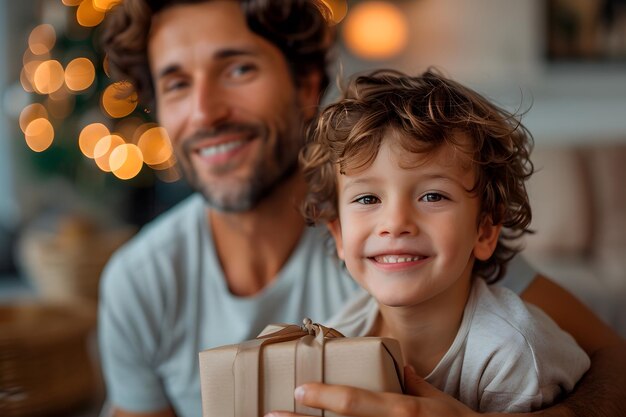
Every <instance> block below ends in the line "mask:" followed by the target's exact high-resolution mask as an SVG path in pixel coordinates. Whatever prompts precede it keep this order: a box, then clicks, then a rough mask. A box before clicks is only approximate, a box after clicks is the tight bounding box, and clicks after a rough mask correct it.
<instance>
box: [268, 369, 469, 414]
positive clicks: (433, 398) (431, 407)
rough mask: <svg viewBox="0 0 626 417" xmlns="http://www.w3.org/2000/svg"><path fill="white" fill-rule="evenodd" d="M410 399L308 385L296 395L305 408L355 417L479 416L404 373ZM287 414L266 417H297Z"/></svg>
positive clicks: (406, 370) (301, 388)
mask: <svg viewBox="0 0 626 417" xmlns="http://www.w3.org/2000/svg"><path fill="white" fill-rule="evenodd" d="M404 383H405V388H406V392H407V395H402V394H391V393H381V392H372V391H367V390H363V389H359V388H353V387H347V386H343V385H326V384H318V383H316V384H305V385H302V386H300V387H298V388H296V391H295V397H296V400H297V401H299V402H301V403H302V404H304V405H307V406H309V407H314V408H321V409H324V410H329V411H332V412H334V413H336V414H339V415H342V416H352V417H381V416H385V417H419V416H428V417H439V416H441V417H470V416H471V417H474V416H477V415H478V414H477V413H475V412H474V411H472V410H470V409H469V408H467V407H466V406H465V405H464V404H462V403H461V402H459V401H458V400H456V399H454V398H452V397H451V396H449V395H447V394H445V393H443V392H441V391H439V390H438V389H436V388H435V387H433V386H432V385H430V384H429V383H428V382H426V381H424V380H423V379H422V378H420V377H419V376H417V374H416V373H415V371H414V370H413V369H412V368H410V367H405V369H404ZM295 416H297V414H293V413H290V412H286V411H274V412H272V413H269V414H267V415H266V416H265V417H295Z"/></svg>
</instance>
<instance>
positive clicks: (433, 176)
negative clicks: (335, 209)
mask: <svg viewBox="0 0 626 417" xmlns="http://www.w3.org/2000/svg"><path fill="white" fill-rule="evenodd" d="M421 177H422V179H424V180H427V181H430V180H443V181H448V182H451V183H454V184H456V185H458V186H460V187H461V188H464V187H463V184H462V183H461V182H460V181H459V180H458V179H456V178H453V177H452V176H450V175H446V174H444V173H438V172H435V173H426V174H422V175H421ZM379 181H380V178H377V177H362V178H356V179H346V180H345V181H344V186H343V190H344V191H346V190H348V189H350V188H351V187H353V186H357V185H361V184H365V185H369V184H372V183H376V182H379Z"/></svg>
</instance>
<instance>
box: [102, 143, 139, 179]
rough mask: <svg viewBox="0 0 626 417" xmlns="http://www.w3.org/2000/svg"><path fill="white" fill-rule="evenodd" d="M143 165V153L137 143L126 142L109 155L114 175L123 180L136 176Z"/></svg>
mask: <svg viewBox="0 0 626 417" xmlns="http://www.w3.org/2000/svg"><path fill="white" fill-rule="evenodd" d="M142 166H143V155H142V153H141V150H140V149H139V147H137V145H135V144H133V143H125V144H123V145H120V146H118V147H116V148H115V149H114V150H113V151H112V152H111V156H110V157H109V167H110V169H111V172H112V173H113V175H115V176H116V177H117V178H119V179H122V180H129V179H131V178H134V177H135V176H136V175H137V174H139V171H141V167H142Z"/></svg>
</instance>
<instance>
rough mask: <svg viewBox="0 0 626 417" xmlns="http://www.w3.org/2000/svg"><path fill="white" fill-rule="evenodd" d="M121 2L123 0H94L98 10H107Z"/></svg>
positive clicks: (94, 5)
mask: <svg viewBox="0 0 626 417" xmlns="http://www.w3.org/2000/svg"><path fill="white" fill-rule="evenodd" d="M121 2H122V0H93V7H94V8H95V9H96V10H98V11H101V12H106V11H107V10H111V9H112V8H113V6H115V5H116V4H118V3H121Z"/></svg>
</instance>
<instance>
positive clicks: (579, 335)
mask: <svg viewBox="0 0 626 417" xmlns="http://www.w3.org/2000/svg"><path fill="white" fill-rule="evenodd" d="M321 10H323V8H321V6H320V5H319V4H317V3H315V2H313V1H311V0H258V1H257V0H248V1H241V2H240V1H235V0H205V1H197V0H196V1H192V0H186V1H184V0H183V1H180V0H179V1H167V0H161V1H156V0H154V1H147V0H125V1H124V2H123V3H122V4H121V5H120V6H118V7H117V9H116V10H114V11H113V12H112V13H111V15H110V16H109V17H108V18H107V21H106V23H105V24H106V27H105V30H104V36H103V39H104V46H105V51H106V52H107V54H108V57H109V62H110V64H111V68H112V70H113V72H114V74H115V75H116V76H117V77H119V78H124V79H128V80H130V81H131V82H132V83H133V84H134V86H135V88H136V89H137V92H138V93H139V96H140V98H141V100H142V101H143V102H144V103H152V104H153V105H154V106H155V108H156V115H157V118H158V121H159V122H160V124H161V125H162V126H163V127H165V128H166V129H167V131H168V133H169V135H170V138H171V140H172V144H173V146H174V148H175V150H176V154H177V158H178V161H179V163H180V166H181V168H182V170H183V172H184V174H185V177H186V178H187V180H188V181H189V182H190V183H191V185H192V186H193V187H194V188H195V189H196V190H197V191H198V192H199V193H198V195H194V196H192V197H191V198H190V199H188V200H186V201H185V202H183V203H181V204H180V205H179V206H178V207H177V208H175V209H173V210H171V211H170V212H169V213H168V214H166V215H164V216H162V217H161V218H160V219H159V220H157V221H155V222H154V223H153V224H151V225H150V226H148V227H146V228H144V230H143V231H142V232H141V233H140V234H139V235H138V236H137V237H136V238H135V239H133V241H132V242H130V244H128V245H126V246H125V247H124V248H123V249H122V250H120V251H119V252H118V253H117V254H116V255H115V256H114V257H113V259H112V260H111V262H110V263H109V265H108V267H107V269H106V271H105V273H104V276H103V283H102V291H101V294H102V298H101V305H100V309H101V310H100V348H101V352H102V364H103V370H104V375H105V378H106V382H107V389H108V395H109V400H110V402H111V403H112V404H113V407H114V409H115V415H117V416H121V417H124V416H144V417H150V416H154V417H157V416H159V417H161V416H162V417H165V416H178V417H191V416H194V417H195V416H199V415H200V414H201V410H200V388H199V376H198V364H197V353H198V351H200V350H202V349H206V348H210V347H213V346H218V345H223V344H228V343H237V342H240V341H242V340H245V339H249V338H252V337H254V336H255V335H256V334H257V333H258V332H259V331H260V329H261V328H262V327H263V326H264V325H266V324H268V323H271V322H297V321H299V320H301V319H302V317H304V316H308V317H312V318H314V319H315V320H317V321H324V320H326V319H327V318H328V317H329V316H330V315H331V314H332V313H334V312H335V310H337V309H338V308H339V307H340V306H341V305H342V303H343V301H344V300H345V299H346V298H347V297H349V296H350V295H351V294H352V293H353V292H354V291H355V285H354V284H353V283H352V281H351V279H350V278H349V277H346V276H345V275H344V272H343V270H342V269H341V266H340V265H339V264H338V263H337V261H336V260H335V259H334V258H333V257H332V256H331V252H330V251H329V250H328V248H327V247H326V246H325V242H326V240H325V235H324V233H323V232H322V231H321V230H317V229H312V228H306V227H305V224H304V221H303V219H302V217H301V216H300V214H299V211H298V207H299V204H300V201H301V199H302V197H303V193H304V192H305V185H304V181H303V179H302V178H301V175H300V172H299V170H298V168H297V155H298V152H299V149H300V147H301V145H302V143H303V137H304V134H303V131H304V127H305V125H306V124H307V122H309V121H310V120H311V119H312V118H313V116H314V115H315V113H316V111H317V105H318V101H319V96H320V94H321V92H323V91H324V89H325V88H326V86H327V83H328V77H327V76H326V72H325V68H326V65H327V61H326V56H327V50H328V48H329V46H330V43H331V41H332V37H331V36H330V34H329V29H328V28H327V26H326V24H325V21H324V17H323V13H321V12H320V11H321ZM533 276H534V272H532V271H531V270H530V268H529V267H528V266H527V265H525V264H524V263H523V261H520V262H518V264H517V266H516V267H513V271H511V274H510V277H509V279H510V282H515V283H516V284H513V285H519V284H520V283H521V285H522V288H518V290H519V291H518V292H521V291H523V292H522V296H523V297H524V298H525V299H526V300H527V301H530V302H533V303H535V304H537V305H539V306H540V307H542V308H543V309H544V310H545V311H546V312H547V313H548V314H549V315H551V316H552V318H553V319H554V320H555V321H557V323H559V325H561V327H563V328H564V329H565V330H567V331H569V332H570V333H572V335H573V336H574V337H575V338H576V339H577V341H578V342H579V344H580V345H581V346H582V347H583V348H584V349H585V350H586V351H587V353H589V354H590V356H591V357H592V361H593V362H592V369H591V371H590V377H589V378H587V379H586V380H584V381H583V382H582V384H581V385H580V388H579V392H578V393H575V394H574V395H572V396H571V397H570V398H568V399H567V401H566V403H565V405H564V406H559V407H556V408H555V409H553V410H548V411H546V413H552V414H547V415H563V414H560V413H564V414H567V412H568V411H571V410H573V409H574V408H575V407H576V406H577V405H578V404H589V405H591V407H592V408H591V410H592V412H587V411H584V412H582V414H580V415H586V416H590V415H591V416H592V415H594V414H593V413H596V414H595V415H603V414H602V413H605V414H604V415H606V414H610V407H611V406H612V403H616V402H617V398H618V397H619V395H620V393H621V392H622V390H623V389H624V381H623V379H621V380H620V378H623V375H625V374H626V369H625V368H626V365H625V364H624V363H623V362H624V359H623V356H624V347H623V343H622V341H621V339H619V338H618V337H617V336H615V334H614V333H613V332H611V331H610V330H609V329H608V328H607V327H606V326H605V325H603V324H602V323H601V322H600V321H599V320H598V319H597V318H595V317H594V316H593V314H591V313H590V312H589V311H588V310H587V309H585V308H584V307H583V306H582V305H581V304H580V303H578V302H577V301H576V300H575V299H573V298H572V297H571V296H570V295H569V294H568V293H567V292H565V291H564V290H562V289H560V288H558V287H557V286H556V285H554V284H552V283H551V282H550V281H548V280H547V279H545V278H543V277H540V276H539V277H537V278H535V279H534V280H533ZM511 280H512V281H511ZM530 281H532V283H531V282H530ZM509 285H510V284H509ZM620 361H621V362H620ZM595 374H599V375H600V376H599V377H595V376H594V375H595ZM603 379H608V380H610V381H612V383H613V384H616V385H617V387H615V386H613V385H612V384H609V383H606V382H605V383H602V382H601V381H602V380H603ZM414 385H416V384H413V383H411V384H410V386H414ZM418 385H419V384H417V385H416V386H418ZM307 388H308V390H306V392H305V394H306V395H305V400H306V401H309V402H310V403H315V404H316V405H319V406H323V407H327V408H336V407H342V404H343V405H345V404H346V401H345V400H346V398H355V396H358V401H355V402H352V403H351V404H353V407H356V408H352V407H348V408H342V411H344V412H345V414H346V415H356V416H358V415H369V414H367V413H368V412H370V411H371V410H372V408H371V407H370V408H368V407H365V405H369V404H374V405H375V406H376V407H377V410H378V411H379V415H391V412H390V408H389V407H392V408H393V406H394V402H396V401H398V399H397V398H393V397H385V396H382V397H381V396H380V394H374V393H370V392H364V391H358V390H354V389H351V388H346V387H332V386H309V387H307ZM418 388H419V389H418ZM418 388H416V389H415V390H414V391H412V392H413V393H415V394H418V393H419V394H420V395H426V396H427V397H428V398H416V397H410V396H403V397H402V401H404V402H406V404H408V405H409V407H413V406H414V405H415V401H424V402H423V403H420V404H422V407H427V405H428V406H431V405H432V406H433V407H434V410H437V412H438V413H439V414H441V415H445V414H446V413H448V414H449V415H455V414H456V415H465V414H464V413H466V412H467V410H466V409H465V408H464V407H463V406H462V404H460V403H458V402H456V401H454V400H452V399H450V398H449V397H446V396H444V395H443V394H441V393H439V392H438V391H429V387H426V388H424V386H423V385H419V386H418ZM597 392H603V393H605V395H607V396H608V397H605V398H608V400H607V401H608V405H607V404H606V403H605V402H606V401H602V399H600V400H598V399H597V396H596V394H597ZM381 407H382V408H381ZM408 409H409V410H412V408H408ZM615 412H616V413H619V411H618V410H617V411H615ZM439 414H433V415H439ZM416 415H418V414H416ZM571 415H574V414H571ZM614 415H618V414H614Z"/></svg>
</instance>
